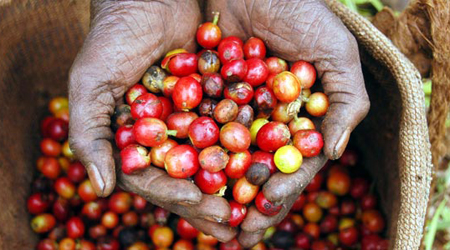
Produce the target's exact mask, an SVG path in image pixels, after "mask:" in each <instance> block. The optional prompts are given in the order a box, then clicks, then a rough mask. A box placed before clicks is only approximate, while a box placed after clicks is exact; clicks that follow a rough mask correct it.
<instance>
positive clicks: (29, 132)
mask: <svg viewBox="0 0 450 250" xmlns="http://www.w3.org/2000/svg"><path fill="white" fill-rule="evenodd" d="M328 3H329V5H330V8H331V9H332V10H333V11H334V12H335V13H336V14H337V15H338V16H339V17H340V18H341V19H342V21H343V22H344V24H345V25H346V26H347V27H348V28H349V29H350V30H351V31H352V33H353V34H354V35H355V37H356V38H357V40H358V42H359V44H360V48H361V58H362V63H363V66H364V74H365V80H366V84H367V89H368V92H369V96H370V99H371V102H372V107H371V111H370V112H369V115H368V117H367V118H366V119H365V120H364V121H363V122H362V124H361V125H360V126H359V127H358V128H357V130H356V131H355V133H354V134H353V135H352V140H351V143H352V144H354V145H355V146H356V147H358V148H359V149H361V151H362V154H363V156H362V157H363V159H364V162H363V164H362V165H363V166H364V167H366V168H367V169H368V170H369V172H370V173H371V174H372V176H373V178H374V179H375V182H376V186H377V188H378V189H379V192H380V196H381V200H382V207H383V210H384V212H385V213H386V215H387V216H388V227H389V235H390V239H391V246H392V247H395V248H396V249H416V248H418V246H419V244H420V239H421V238H422V229H423V223H424V216H425V210H426V204H427V198H428V193H429V185H430V180H431V178H430V171H431V153H430V145H429V140H428V132H427V123H426V117H425V109H424V97H423V94H422V92H421V89H420V86H421V80H420V75H419V73H418V71H417V70H416V69H415V68H414V67H413V65H412V64H411V63H410V62H409V61H408V60H407V59H406V57H405V56H404V55H403V54H401V53H400V52H399V51H398V49H396V48H395V47H394V46H393V44H392V43H391V42H390V41H389V40H388V39H387V38H386V37H385V36H384V35H382V34H381V32H379V31H378V30H377V29H376V28H375V27H374V26H372V25H371V24H370V23H368V22H367V21H366V20H364V18H362V17H360V16H358V15H357V14H355V13H352V12H349V11H348V10H347V9H345V7H343V6H342V5H341V4H339V3H337V2H335V1H334V0H329V1H328ZM88 10H89V4H88V0H71V1H66V0H58V1H32V0H29V1H26V0H14V1H12V0H9V1H8V0H6V1H5V0H3V1H0V100H1V101H2V103H3V108H1V109H0V183H1V185H0V190H1V192H0V204H1V205H0V206H1V212H0V225H1V226H0V249H32V248H33V246H34V244H35V242H36V236H35V235H34V234H33V233H32V232H31V230H30V228H29V216H28V215H27V213H26V205H25V204H26V203H25V202H26V198H27V196H28V192H29V188H30V181H31V179H32V173H33V172H34V171H35V163H34V162H35V160H36V158H37V155H38V152H39V150H38V139H39V138H38V137H37V133H38V121H39V119H40V118H42V116H43V113H44V109H45V103H46V102H47V101H48V100H49V98H51V97H53V96H55V95H60V94H66V93H65V92H66V79H67V74H68V69H69V68H70V65H71V62H72V60H73V59H74V57H75V55H76V52H77V50H78V49H79V47H80V46H81V43H82V41H83V37H84V35H85V34H86V32H87V30H88V21H89V13H88Z"/></svg>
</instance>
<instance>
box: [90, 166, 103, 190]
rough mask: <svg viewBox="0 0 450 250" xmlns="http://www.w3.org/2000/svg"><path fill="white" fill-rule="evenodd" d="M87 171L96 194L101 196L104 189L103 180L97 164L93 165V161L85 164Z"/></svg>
mask: <svg viewBox="0 0 450 250" xmlns="http://www.w3.org/2000/svg"><path fill="white" fill-rule="evenodd" d="M87 173H88V175H89V179H90V180H91V184H92V187H93V188H94V190H95V193H96V194H97V196H99V197H101V196H103V191H104V190H105V182H104V181H103V178H102V175H101V174H100V171H99V170H98V168H97V166H95V165H94V164H93V163H89V164H88V165H87Z"/></svg>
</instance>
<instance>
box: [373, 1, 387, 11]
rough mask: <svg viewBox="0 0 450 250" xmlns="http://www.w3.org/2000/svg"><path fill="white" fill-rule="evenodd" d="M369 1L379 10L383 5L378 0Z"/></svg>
mask: <svg viewBox="0 0 450 250" xmlns="http://www.w3.org/2000/svg"><path fill="white" fill-rule="evenodd" d="M370 3H371V4H372V5H373V7H374V8H375V9H377V11H381V10H382V9H383V7H384V5H383V3H382V2H381V1H380V0H370Z"/></svg>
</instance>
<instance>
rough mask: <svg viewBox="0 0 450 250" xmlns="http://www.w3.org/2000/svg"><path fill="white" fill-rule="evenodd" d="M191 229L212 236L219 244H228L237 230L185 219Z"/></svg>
mask: <svg viewBox="0 0 450 250" xmlns="http://www.w3.org/2000/svg"><path fill="white" fill-rule="evenodd" d="M186 220H187V221H188V222H189V223H190V224H191V225H192V226H193V227H195V228H197V229H198V230H200V231H202V232H203V233H204V234H207V235H212V236H214V237H215V238H216V239H218V240H219V241H221V242H228V241H230V240H232V239H233V238H234V237H236V235H237V229H236V228H232V227H230V226H227V225H224V224H219V223H214V222H211V221H207V220H203V219H195V218H191V219H186Z"/></svg>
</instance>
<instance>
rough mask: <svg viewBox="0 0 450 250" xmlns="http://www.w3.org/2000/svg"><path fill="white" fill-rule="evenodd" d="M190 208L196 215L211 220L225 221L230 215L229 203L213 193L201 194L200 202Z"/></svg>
mask: <svg viewBox="0 0 450 250" xmlns="http://www.w3.org/2000/svg"><path fill="white" fill-rule="evenodd" d="M190 209H191V210H192V211H195V212H196V215H197V217H199V218H202V219H206V220H209V221H212V222H218V223H225V222H228V220H229V219H230V216H231V208H230V205H229V203H228V202H227V201H226V200H225V199H224V198H222V197H217V196H214V195H203V199H202V201H201V203H200V204H198V205H196V206H195V207H192V208H190Z"/></svg>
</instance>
